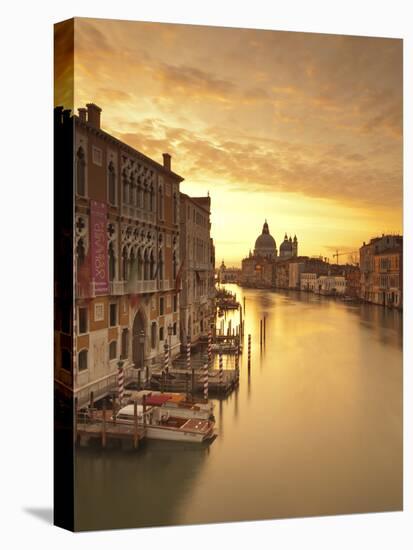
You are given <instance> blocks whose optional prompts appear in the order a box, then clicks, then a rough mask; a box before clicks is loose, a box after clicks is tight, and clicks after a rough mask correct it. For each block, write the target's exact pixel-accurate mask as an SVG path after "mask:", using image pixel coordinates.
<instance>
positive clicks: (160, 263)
mask: <svg viewBox="0 0 413 550" xmlns="http://www.w3.org/2000/svg"><path fill="white" fill-rule="evenodd" d="M158 278H159V280H160V281H162V279H163V256H162V250H160V251H159V256H158Z"/></svg>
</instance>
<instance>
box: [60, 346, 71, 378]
mask: <svg viewBox="0 0 413 550" xmlns="http://www.w3.org/2000/svg"><path fill="white" fill-rule="evenodd" d="M61 368H62V369H63V370H66V371H68V372H71V370H72V354H71V353H70V350H68V349H66V348H63V349H62V364H61Z"/></svg>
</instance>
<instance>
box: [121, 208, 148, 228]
mask: <svg viewBox="0 0 413 550" xmlns="http://www.w3.org/2000/svg"><path fill="white" fill-rule="evenodd" d="M121 213H122V216H125V217H127V218H133V219H136V220H140V221H145V222H149V223H155V212H148V211H147V210H144V209H142V208H138V207H137V206H133V205H131V204H123V205H122V208H121Z"/></svg>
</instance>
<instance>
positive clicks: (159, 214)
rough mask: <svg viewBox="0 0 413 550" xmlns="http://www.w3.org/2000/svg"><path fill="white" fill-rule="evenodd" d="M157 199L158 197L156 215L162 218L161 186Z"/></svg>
mask: <svg viewBox="0 0 413 550" xmlns="http://www.w3.org/2000/svg"><path fill="white" fill-rule="evenodd" d="M158 195H159V199H158V216H159V219H160V220H163V192H162V187H159V194H158Z"/></svg>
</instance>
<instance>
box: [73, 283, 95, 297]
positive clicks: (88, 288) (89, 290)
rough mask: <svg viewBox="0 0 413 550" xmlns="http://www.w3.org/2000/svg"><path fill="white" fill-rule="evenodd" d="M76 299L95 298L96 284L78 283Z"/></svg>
mask: <svg viewBox="0 0 413 550" xmlns="http://www.w3.org/2000/svg"><path fill="white" fill-rule="evenodd" d="M75 286H76V299H82V298H95V296H96V291H95V283H94V282H91V283H76V285H75Z"/></svg>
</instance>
